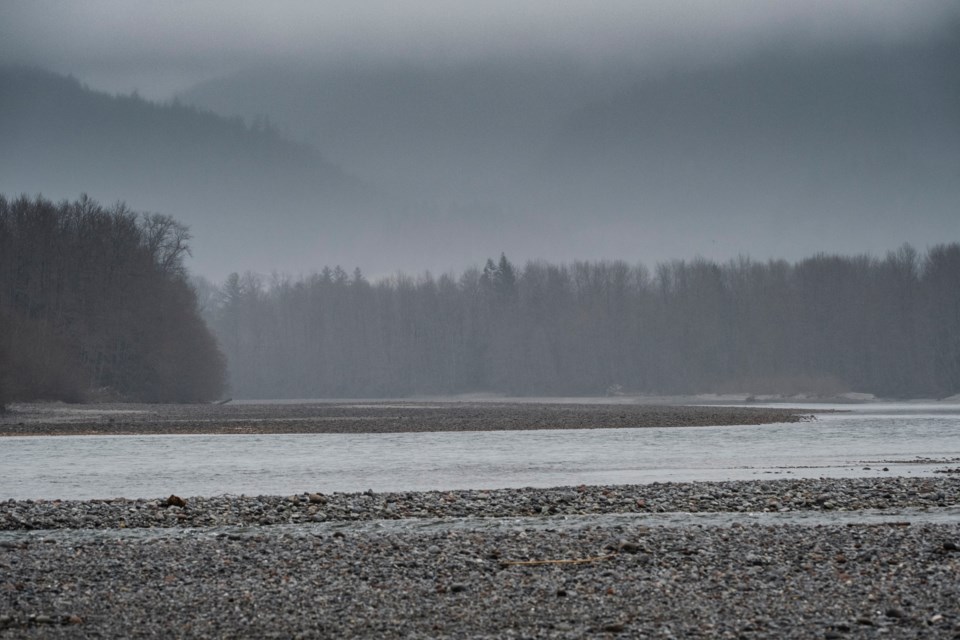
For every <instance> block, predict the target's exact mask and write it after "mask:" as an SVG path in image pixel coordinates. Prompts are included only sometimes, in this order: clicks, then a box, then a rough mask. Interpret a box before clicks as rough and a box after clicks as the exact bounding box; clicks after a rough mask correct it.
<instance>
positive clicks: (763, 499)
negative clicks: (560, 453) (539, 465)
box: [0, 476, 960, 531]
mask: <svg viewBox="0 0 960 640" xmlns="http://www.w3.org/2000/svg"><path fill="white" fill-rule="evenodd" d="M954 505H960V479H958V478H955V477H947V476H944V477H936V478H933V477H927V478H908V477H890V478H843V479H839V478H834V479H819V480H768V481H760V480H752V481H739V482H692V483H656V484H648V485H620V486H611V487H604V486H581V487H558V488H553V489H498V490H490V491H480V490H458V491H427V492H403V493H374V492H372V491H368V492H366V493H333V494H322V493H309V492H307V493H302V494H299V495H294V496H257V497H249V496H218V497H186V498H181V497H178V496H173V497H170V496H166V497H161V498H157V499H153V500H143V499H139V500H127V499H114V500H90V501H73V500H64V501H60V500H20V501H17V500H7V501H4V502H0V531H2V530H31V529H80V528H82V529H104V528H107V529H110V528H140V527H150V528H154V527H214V526H224V525H233V526H244V525H255V526H266V525H273V524H297V523H308V522H339V521H357V520H362V521H369V520H387V519H400V518H462V517H474V518H476V517H479V518H503V517H517V516H551V515H582V514H606V513H664V512H678V511H679V512H692V513H698V512H787V511H855V510H859V509H892V508H904V507H945V506H954Z"/></svg>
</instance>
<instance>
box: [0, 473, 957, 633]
mask: <svg viewBox="0 0 960 640" xmlns="http://www.w3.org/2000/svg"><path fill="white" fill-rule="evenodd" d="M957 485H960V483H958V482H957V481H956V480H955V479H950V478H943V479H940V478H937V479H919V478H884V479H845V480H807V481H792V480H776V481H756V482H738V483H689V484H660V485H647V486H642V487H640V486H610V487H571V488H557V489H549V490H533V489H529V490H528V489H523V490H503V491H489V492H482V491H454V492H427V493H419V494H410V493H404V494H372V495H371V494H370V493H366V494H331V495H327V496H322V495H320V494H309V493H307V494H303V495H300V496H288V497H256V498H254V497H244V498H241V497H221V498H192V497H186V498H184V499H183V504H182V505H180V504H179V501H178V500H175V499H169V497H168V498H165V499H163V500H153V501H126V500H115V501H90V502H82V503H80V502H71V503H66V502H60V503H57V502H40V501H19V502H14V501H7V502H4V503H0V514H2V515H0V521H2V522H4V523H6V525H5V527H6V528H7V529H11V528H12V529H17V530H20V531H22V532H23V534H22V535H21V534H16V533H14V532H10V534H4V535H2V536H0V637H3V638H7V637H18V638H19V637H71V638H73V637H151V636H157V635H162V636H184V637H224V636H245V637H297V636H305V637H307V636H308V637H397V638H399V637H413V638H427V637H429V638H437V637H441V638H475V637H553V638H582V637H601V638H606V637H642V636H648V635H649V636H657V637H678V638H679V637H703V638H715V637H719V638H735V637H747V638H754V637H778V638H848V637H851V638H856V637H874V636H875V635H877V634H884V635H885V636H886V637H892V638H921V637H922V638H931V637H933V638H936V637H945V638H952V637H955V636H956V634H957V633H960V598H958V595H960V592H958V588H957V580H956V576H957V575H958V571H960V550H958V549H960V546H958V545H960V525H955V524H949V525H937V524H929V523H924V522H922V521H918V522H914V523H911V522H910V518H909V516H903V517H902V519H898V521H896V522H892V523H885V524H850V523H848V524H846V525H843V526H837V525H822V526H797V525H781V526H769V525H759V524H744V523H740V522H733V524H731V525H729V526H699V525H695V526H684V527H661V526H648V525H647V524H645V523H643V522H640V521H636V520H631V521H627V522H618V521H617V520H611V519H610V518H604V517H603V516H601V515H599V514H604V513H637V512H641V513H642V512H643V510H646V511H648V512H661V511H679V510H686V511H690V510H698V511H706V510H713V511H737V512H746V511H776V512H778V513H781V512H783V510H784V509H794V510H800V511H810V512H812V511H823V512H831V511H832V512H836V511H838V510H845V511H847V512H851V511H855V510H858V509H866V508H884V509H897V508H901V507H910V506H913V507H920V508H928V509H930V510H932V511H936V510H937V509H940V508H941V507H950V506H955V505H957V504H960V489H958V486H957ZM163 503H167V504H166V506H164V505H163ZM390 505H393V506H390ZM312 507H313V508H316V509H317V512H315V513H314V516H316V515H318V514H320V513H322V514H323V516H322V517H324V518H329V519H330V521H336V520H347V521H349V520H354V521H357V520H363V521H371V526H370V527H367V528H364V529H360V528H356V527H355V528H350V527H347V526H345V527H342V528H339V529H332V530H331V529H325V530H322V531H321V530H320V529H317V528H316V527H315V526H313V525H306V526H302V527H297V526H289V525H288V526H272V524H274V523H276V524H279V523H296V522H304V521H306V522H312V521H313V520H311V519H306V520H305V519H304V518H302V517H295V516H296V514H303V515H305V514H307V513H308V512H309V510H310V509H311V508H312ZM554 509H555V510H556V513H555V515H554V516H552V517H551V516H547V515H545V514H548V513H554V511H553V510H554ZM571 512H573V513H579V514H583V515H585V516H590V514H594V515H595V516H596V520H595V521H594V522H595V523H596V524H593V523H591V521H590V520H589V518H588V519H586V520H584V519H582V518H581V519H580V520H579V522H580V524H579V525H578V526H577V527H565V526H564V524H563V523H564V520H563V517H562V516H563V514H566V513H571ZM141 513H142V514H157V513H160V514H162V516H161V518H160V519H159V520H157V519H155V518H152V517H151V518H146V519H144V520H143V521H140V520H138V518H139V516H140V514H141ZM183 514H186V518H180V515H183ZM538 514H544V515H543V518H542V523H543V524H542V526H538V527H500V528H486V527H482V526H481V525H480V523H481V522H482V520H478V521H472V522H473V524H467V525H466V526H463V527H460V528H446V529H439V530H431V529H430V528H419V527H418V526H417V523H418V522H420V523H423V524H424V525H426V524H429V523H431V522H434V521H436V519H437V518H440V517H456V516H461V517H462V516H464V515H469V516H470V517H473V518H477V517H479V518H498V519H501V520H502V519H505V518H510V517H515V516H521V515H525V516H529V515H534V516H536V515H538ZM11 516H12V517H11ZM401 517H405V518H414V520H412V521H410V526H409V527H407V528H405V529H390V528H382V529H378V528H377V527H375V526H372V525H373V524H375V523H374V522H373V521H374V520H376V519H379V518H401ZM744 522H749V519H746V520H745V521H744ZM218 523H232V524H235V525H242V526H244V527H245V528H243V529H242V534H241V530H240V529H237V530H236V531H235V532H216V530H215V529H210V531H212V532H215V533H212V534H211V535H197V533H198V531H197V530H186V531H180V530H177V529H154V530H156V531H169V532H170V534H169V535H166V534H165V535H161V536H157V537H137V536H136V535H134V534H135V530H134V529H132V528H133V527H137V526H145V527H167V526H174V527H187V526H190V527H201V528H202V527H212V526H215V525H216V524H218ZM11 524H12V525H13V526H11ZM35 526H42V527H60V530H61V532H62V534H63V535H61V534H58V535H48V536H44V535H43V534H42V532H40V531H33V532H29V535H27V534H28V532H26V531H25V529H26V528H29V527H35ZM95 527H113V529H112V531H113V532H115V533H116V535H115V536H113V537H111V536H106V535H103V536H100V537H97V535H95V534H92V532H90V529H91V528H95ZM121 527H125V528H126V529H124V531H127V532H128V533H126V534H125V533H121V529H120V528H121ZM71 528H72V529H74V530H76V531H77V532H80V531H87V532H90V533H91V534H92V535H86V536H76V537H75V538H72V537H71V536H70V535H68V532H69V529H71ZM188 532H193V533H188ZM199 533H202V530H201V531H200V532H199ZM11 534H12V535H13V537H11Z"/></svg>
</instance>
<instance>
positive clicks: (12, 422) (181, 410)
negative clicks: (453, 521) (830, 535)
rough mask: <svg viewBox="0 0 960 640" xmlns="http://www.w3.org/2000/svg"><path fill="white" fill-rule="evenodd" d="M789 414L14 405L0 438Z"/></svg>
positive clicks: (705, 422)
mask: <svg viewBox="0 0 960 640" xmlns="http://www.w3.org/2000/svg"><path fill="white" fill-rule="evenodd" d="M809 417H810V414H809V411H807V412H804V411H799V410H795V409H789V408H775V409H771V408H761V407H756V408H754V407H747V408H744V407H707V406H702V407H700V406H653V405H640V404H623V403H613V404H576V403H571V404H553V403H549V404H548V403H518V402H503V403H494V402H314V403H290V404H285V403H264V404H247V403H243V404H240V403H237V404H225V405H209V404H204V405H146V404H94V405H65V404H60V403H33V404H14V405H11V407H10V411H8V412H7V413H5V414H3V415H0V436H40V435H51V436H52V435H145V434H286V433H291V434H292V433H405V432H432V431H513V430H536V429H620V428H638V427H639V428H642V427H696V426H729V425H759V424H772V423H784V422H788V423H789V422H800V421H802V420H806V419H809Z"/></svg>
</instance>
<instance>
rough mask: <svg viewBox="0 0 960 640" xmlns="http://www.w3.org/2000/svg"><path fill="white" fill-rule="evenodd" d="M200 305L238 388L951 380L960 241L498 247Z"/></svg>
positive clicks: (866, 386)
mask: <svg viewBox="0 0 960 640" xmlns="http://www.w3.org/2000/svg"><path fill="white" fill-rule="evenodd" d="M206 294H207V296H206V297H208V299H209V300H210V302H209V304H208V308H207V314H208V320H209V322H210V323H211V325H212V326H213V328H214V332H215V333H216V335H217V336H218V338H219V341H220V344H221V346H222V348H223V349H224V351H225V352H226V354H227V357H228V361H229V363H230V366H229V368H230V379H231V382H232V388H233V393H234V394H236V395H239V396H243V397H351V396H354V397H359V396H368V397H369V396H380V397H383V396H404V395H410V394H446V393H458V392H471V391H493V392H503V393H508V394H518V395H538V394H543V395H573V394H591V395H595V394H602V393H604V392H605V391H606V390H608V389H610V388H614V389H616V388H622V389H624V390H625V391H634V392H649V393H695V392H748V393H807V394H818V395H828V394H833V393H838V392H842V391H847V390H856V391H863V392H871V393H875V394H877V395H882V396H886V397H918V396H925V397H943V396H947V395H951V394H953V393H957V392H958V391H960V245H958V244H950V245H943V246H937V247H934V248H932V249H930V250H929V251H927V252H926V253H925V254H922V255H921V254H920V253H918V252H917V251H915V250H914V249H912V248H910V247H909V246H904V247H903V248H901V249H899V250H897V251H895V252H892V253H890V254H889V255H887V256H886V257H885V258H882V259H879V258H874V257H870V256H855V257H843V256H829V255H817V256H814V257H812V258H809V259H806V260H802V261H800V262H798V263H796V264H790V263H787V262H784V261H771V262H755V261H752V260H749V259H739V260H736V261H732V262H728V263H724V264H717V263H714V262H710V261H707V260H701V259H697V260H693V261H675V262H670V263H664V264H659V265H657V266H656V267H655V268H654V269H653V270H652V271H650V270H649V269H647V268H646V267H644V266H642V265H640V266H632V265H629V264H627V263H625V262H598V263H587V262H576V263H573V264H569V265H553V264H546V263H542V262H531V263H528V264H526V265H525V266H524V267H523V268H522V269H518V268H516V267H515V266H514V265H513V264H511V263H510V261H509V260H507V258H506V257H501V259H500V260H499V262H494V261H492V260H491V261H488V263H487V265H486V267H485V268H484V269H482V270H479V269H471V270H468V271H466V272H464V273H463V274H462V275H460V276H459V277H454V276H451V275H443V276H440V277H439V278H434V277H432V276H430V275H429V274H426V275H423V276H420V277H419V278H416V279H414V278H410V277H407V276H403V275H400V276H396V277H394V278H389V279H385V280H382V281H379V282H376V283H370V282H368V281H367V280H366V279H365V278H363V276H362V275H361V274H360V272H359V271H355V272H354V273H353V274H348V273H346V272H345V271H344V270H342V269H340V268H339V267H338V268H336V269H332V270H331V269H324V270H323V271H322V272H320V273H317V274H314V275H311V276H309V277H304V278H300V279H290V278H285V277H274V278H272V279H271V280H270V281H269V282H264V280H263V279H262V278H260V277H258V276H256V275H252V274H246V275H244V276H239V275H237V274H233V275H231V276H230V277H229V278H228V280H227V281H226V282H225V283H224V284H223V285H222V286H221V287H218V288H216V290H213V291H209V290H208V291H207V292H206Z"/></svg>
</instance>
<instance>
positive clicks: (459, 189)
mask: <svg viewBox="0 0 960 640" xmlns="http://www.w3.org/2000/svg"><path fill="white" fill-rule="evenodd" d="M629 77H630V75H628V71H627V70H626V69H620V68H612V69H595V70H589V69H587V68H585V67H583V66H582V65H577V64H574V63H573V62H572V61H568V60H540V61H517V62H514V63H508V62H504V61H492V60H491V61H484V62H461V63H456V64H449V65H444V64H438V65H432V66H428V65H423V66H416V65H414V64H413V63H401V62H396V63H389V64H386V65H377V64H374V63H371V62H357V61H349V60H348V61H345V62H341V63H331V62H328V63H321V64H318V65H314V66H310V65H305V64H301V65H296V66H291V67H263V68H256V69H249V70H247V71H245V72H242V73H239V74H236V75H233V76H230V77H225V78H219V79H216V80H211V81H209V82H205V83H201V84H199V85H196V86H194V87H192V88H190V89H188V90H187V91H184V92H182V93H180V94H179V95H178V98H179V99H180V100H182V101H183V102H185V103H188V104H195V105H198V106H200V107H202V108H204V109H210V110H212V111H215V112H217V113H222V114H225V115H229V116H239V117H242V118H244V119H245V120H247V121H249V122H252V121H254V120H255V119H257V118H262V117H264V116H266V117H268V118H269V119H270V120H271V121H273V122H276V123H278V124H279V125H280V127H281V128H282V130H283V131H284V132H285V133H286V134H287V135H289V136H290V137H292V138H294V139H297V140H302V141H305V142H308V143H310V144H312V145H314V146H315V147H317V148H318V149H322V150H323V151H324V153H326V154H328V156H329V157H331V158H335V159H336V160H337V162H339V163H341V164H342V165H343V166H345V167H347V168H348V169H349V170H351V171H354V172H356V173H357V174H358V175H362V176H364V177H366V178H368V179H370V180H371V181H373V182H375V183H377V184H379V185H383V186H384V187H385V188H388V189H391V190H393V191H394V192H395V193H402V194H405V195H406V196H408V197H410V199H412V200H422V201H430V202H436V203H437V204H439V205H449V204H451V203H459V204H461V205H462V204H464V203H466V202H470V201H475V200H480V201H490V200H491V199H497V200H501V201H502V200H503V193H502V192H503V191H504V190H505V189H507V188H513V187H515V184H514V183H515V180H516V176H517V175H518V174H519V173H522V172H526V171H527V170H528V169H529V167H530V166H531V164H532V163H533V162H534V161H535V160H536V159H537V157H538V156H539V154H540V153H541V152H542V151H543V149H544V148H545V147H546V145H547V144H548V143H549V141H550V139H551V137H552V136H553V135H554V134H555V133H556V131H557V129H558V128H559V126H560V125H561V123H562V122H563V121H564V120H565V119H566V118H567V117H568V116H569V115H570V114H571V113H572V112H573V111H574V110H575V109H577V108H579V107H580V106H582V105H583V104H585V103H587V102H589V101H590V100H592V99H595V98H596V96H598V95H608V94H609V95H610V96H612V95H614V91H615V90H616V89H617V88H618V87H619V86H621V85H622V84H623V83H624V82H625V81H626V80H627V79H628V78H629Z"/></svg>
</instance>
